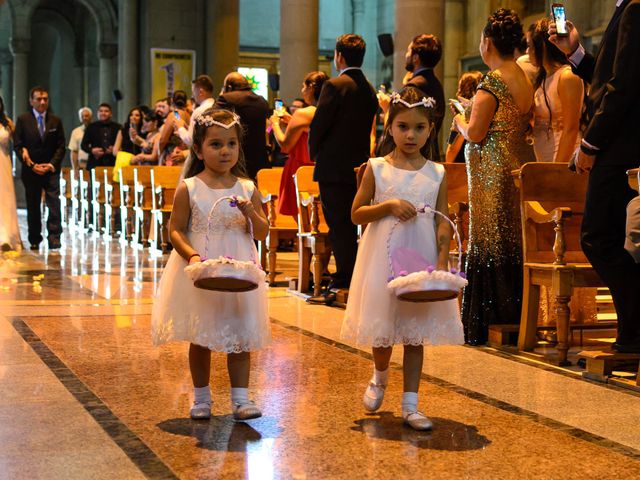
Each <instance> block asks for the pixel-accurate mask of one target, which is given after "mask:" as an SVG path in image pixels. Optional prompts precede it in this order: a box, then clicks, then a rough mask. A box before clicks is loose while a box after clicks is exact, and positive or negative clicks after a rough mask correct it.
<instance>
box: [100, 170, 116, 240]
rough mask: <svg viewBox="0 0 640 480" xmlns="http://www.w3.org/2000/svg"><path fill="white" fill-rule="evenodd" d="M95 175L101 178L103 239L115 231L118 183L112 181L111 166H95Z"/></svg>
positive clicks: (107, 238)
mask: <svg viewBox="0 0 640 480" xmlns="http://www.w3.org/2000/svg"><path fill="white" fill-rule="evenodd" d="M95 170H96V177H100V178H102V189H101V197H100V199H99V201H100V202H102V201H104V203H102V213H103V219H102V221H101V223H100V224H101V226H102V234H103V237H104V239H105V240H109V239H111V237H112V236H114V235H116V233H117V226H118V225H117V223H118V222H117V218H118V216H119V210H120V183H119V182H114V181H113V167H96V168H95ZM114 212H116V213H115V214H114Z"/></svg>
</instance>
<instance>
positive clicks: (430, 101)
mask: <svg viewBox="0 0 640 480" xmlns="http://www.w3.org/2000/svg"><path fill="white" fill-rule="evenodd" d="M391 103H401V104H402V105H404V106H405V107H407V108H414V107H425V108H435V106H436V99H435V98H433V97H422V100H420V101H419V102H416V103H409V102H407V101H406V100H403V99H402V98H401V97H400V94H399V93H398V92H393V93H392V94H391Z"/></svg>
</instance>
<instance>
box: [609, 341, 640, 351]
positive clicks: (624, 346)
mask: <svg viewBox="0 0 640 480" xmlns="http://www.w3.org/2000/svg"><path fill="white" fill-rule="evenodd" d="M611 350H615V351H616V352H618V353H640V344H638V343H618V342H615V343H614V344H613V345H611Z"/></svg>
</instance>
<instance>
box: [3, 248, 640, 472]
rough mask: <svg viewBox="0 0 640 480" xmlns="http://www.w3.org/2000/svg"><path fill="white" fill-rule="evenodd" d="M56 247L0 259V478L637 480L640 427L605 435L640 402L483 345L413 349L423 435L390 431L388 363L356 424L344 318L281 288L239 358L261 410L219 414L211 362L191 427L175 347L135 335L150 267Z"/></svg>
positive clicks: (147, 301)
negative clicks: (208, 384)
mask: <svg viewBox="0 0 640 480" xmlns="http://www.w3.org/2000/svg"><path fill="white" fill-rule="evenodd" d="M80 244H82V246H81V245H80ZM71 249H72V247H71V245H69V246H67V249H66V250H63V251H62V252H61V254H60V255H51V254H48V253H47V252H41V253H40V254H39V255H32V254H30V253H24V254H23V255H22V256H21V257H19V258H16V259H9V260H7V259H6V258H5V259H4V263H3V264H0V273H1V274H2V277H1V278H2V279H1V280H0V282H1V283H0V316H2V318H0V345H1V347H0V372H3V374H2V375H0V388H1V391H2V394H0V478H5V477H6V478H33V477H40V478H60V477H62V476H64V477H65V478H87V477H92V478H100V475H99V473H100V472H102V475H103V476H105V477H106V476H109V477H110V478H141V477H143V476H146V477H147V478H173V477H179V478H266V479H269V478H283V479H284V478H296V479H303V478H309V479H311V478H349V479H359V478H380V479H386V478H405V477H415V474H416V470H417V469H418V471H419V469H423V471H424V473H425V475H426V474H427V472H428V474H429V476H430V477H432V478H554V479H555V478H578V477H586V476H589V477H595V478H634V477H640V462H638V460H639V459H640V452H639V450H640V432H639V431H638V429H637V426H635V425H633V426H629V428H628V429H626V430H625V429H624V428H621V427H620V425H622V423H621V418H622V415H623V414H625V415H631V416H634V415H635V414H634V412H636V409H639V408H640V397H637V396H634V395H631V394H626V393H621V392H617V391H614V390H611V389H607V388H603V387H601V386H598V385H592V384H588V383H586V382H582V381H578V380H575V379H572V378H568V377H566V376H562V375H558V374H556V373H553V372H548V371H545V370H542V369H537V368H534V367H531V366H528V365H523V364H521V363H517V362H513V361H510V360H507V359H504V358H499V357H497V356H494V355H489V354H487V353H486V352H483V351H481V350H476V349H470V348H465V347H440V348H435V349H427V350H426V353H425V360H426V361H425V369H424V376H423V378H424V379H423V381H422V383H421V398H420V407H421V409H423V410H424V411H425V413H427V415H429V416H430V417H432V418H433V420H434V424H435V429H434V431H433V432H431V433H421V432H415V431H413V430H411V429H409V428H408V427H405V426H403V425H402V421H401V418H400V398H401V393H402V392H401V386H402V379H401V371H399V370H398V369H397V368H394V369H393V370H392V372H391V375H390V386H389V388H388V390H387V396H386V398H385V403H384V404H383V408H382V409H381V412H380V413H378V414H374V415H367V414H365V412H364V410H363V409H362V406H361V397H362V393H363V391H364V388H365V386H366V382H367V381H368V379H369V376H370V373H371V363H370V361H369V359H368V353H367V352H362V351H359V350H356V349H354V348H352V347H351V346H348V345H344V344H342V343H341V342H339V339H338V336H337V335H338V328H339V322H340V318H341V315H342V311H341V310H339V309H333V308H327V307H320V306H308V305H306V304H305V303H304V302H303V301H302V300H301V299H300V298H298V297H295V296H291V295H289V294H287V293H286V291H285V289H284V288H282V287H279V288H273V289H271V292H270V307H271V317H272V326H273V336H274V341H273V343H272V344H271V346H270V347H269V348H267V349H265V350H264V351H262V352H259V353H258V354H257V355H255V357H254V360H253V365H254V368H253V369H252V382H251V386H250V390H251V392H252V396H253V398H254V399H255V400H256V402H257V403H258V405H259V406H260V407H261V408H262V409H263V412H264V416H263V417H262V418H260V419H257V420H253V421H250V422H247V423H236V422H234V421H233V420H232V418H231V415H230V407H229V398H228V393H227V392H228V379H227V376H226V368H225V358H224V356H223V355H220V354H214V355H213V358H214V361H213V368H212V371H213V373H212V391H213V400H214V406H213V414H214V416H213V417H212V419H211V420H210V421H208V422H207V421H205V422H195V421H192V420H190V419H189V418H188V409H189V406H190V396H191V392H192V386H191V380H190V376H189V371H188V365H187V355H186V351H187V345H186V344H170V345H167V346H164V347H161V348H155V347H153V346H152V345H151V339H150V335H149V328H150V307H151V301H152V299H151V292H152V291H153V289H154V287H155V285H156V283H157V281H158V279H159V275H160V273H161V265H162V263H163V259H162V258H157V259H149V258H148V255H147V253H146V252H141V251H132V250H131V249H128V248H127V249H125V251H124V252H121V251H120V248H119V246H118V244H117V243H112V244H111V245H109V246H105V245H104V244H103V243H102V242H101V241H98V240H91V239H86V240H84V241H83V240H82V239H77V240H76V245H75V249H76V251H78V252H79V253H77V254H73V253H71V252H72V250H71ZM81 249H83V251H84V253H80V250H81ZM7 261H10V262H13V263H10V264H7ZM41 272H42V273H43V274H44V277H43V278H40V279H37V278H38V276H39V275H40V274H41ZM34 277H35V278H34ZM34 282H35V283H34ZM398 350H399V349H398ZM398 354H399V351H397V352H396V354H395V355H396V357H394V359H395V360H396V361H397V360H398V358H397V355H398ZM467 365H474V369H475V370H474V371H475V372H476V373H475V374H473V372H471V371H470V370H469V369H466V368H465V366H467ZM478 366H481V367H482V368H480V369H478V368H477V367H478ZM478 372H481V373H478ZM590 401H593V402H594V403H595V402H599V411H595V410H593V408H595V407H593V406H592V405H591V403H589V402H590ZM630 409H631V410H630ZM630 411H631V414H630V413H629V412H630ZM638 411H640V410H638ZM580 422H582V423H580ZM607 422H609V423H610V424H611V425H612V426H611V428H610V430H609V431H608V430H607V429H606V426H605V425H606V424H607ZM587 427H589V428H587ZM590 427H593V428H591V429H590ZM614 427H615V428H614ZM589 432H590V433H589ZM17 439H19V441H18V440H17ZM18 447H19V448H18ZM636 449H638V450H636ZM20 452H22V453H20ZM27 452H37V454H36V455H33V454H28V453H27ZM91 458H93V459H94V463H95V465H94V466H91V465H88V464H87V463H88V462H87V461H86V460H87V459H91ZM83 459H84V460H83ZM83 461H84V463H83ZM45 464H46V465H49V469H48V470H45V469H42V465H45ZM51 465H57V467H58V468H59V469H62V470H55V469H51ZM78 465H80V466H78ZM106 465H108V466H109V470H106V469H105V466H106ZM17 467H20V468H19V469H18V468H17ZM136 467H137V469H136ZM59 471H60V472H64V474H60V475H58V474H56V472H59Z"/></svg>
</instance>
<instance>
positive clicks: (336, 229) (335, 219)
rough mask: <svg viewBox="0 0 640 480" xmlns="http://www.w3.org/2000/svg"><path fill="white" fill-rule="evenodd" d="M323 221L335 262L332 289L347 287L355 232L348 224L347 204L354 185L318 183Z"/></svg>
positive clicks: (355, 250)
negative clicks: (327, 228)
mask: <svg viewBox="0 0 640 480" xmlns="http://www.w3.org/2000/svg"><path fill="white" fill-rule="evenodd" d="M319 184H320V199H321V200H322V210H323V212H324V218H325V219H326V220H327V225H328V226H329V241H330V242H331V248H332V249H333V256H334V257H335V259H336V273H335V275H334V276H333V282H332V286H333V287H335V288H349V283H351V275H352V274H353V267H354V265H355V263H356V254H357V253H358V230H357V228H356V226H355V225H354V224H353V223H352V222H351V205H352V204H353V199H354V198H355V196H356V191H357V188H356V184H355V183H354V184H350V183H327V182H319Z"/></svg>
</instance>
